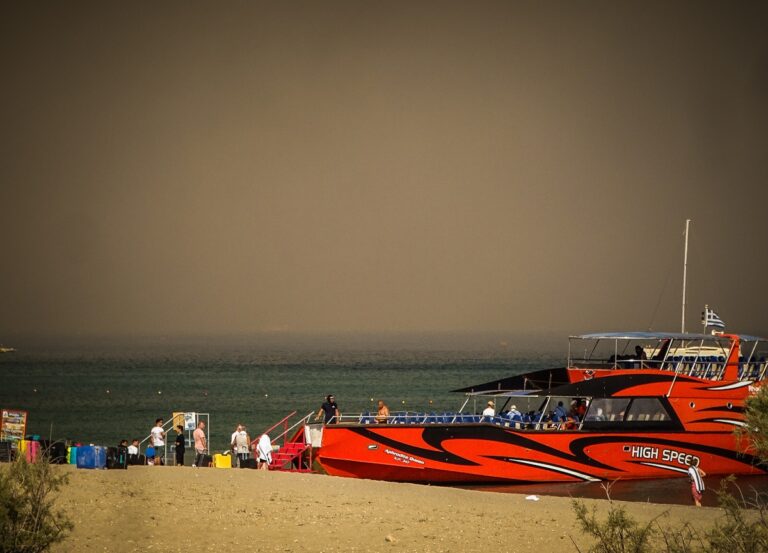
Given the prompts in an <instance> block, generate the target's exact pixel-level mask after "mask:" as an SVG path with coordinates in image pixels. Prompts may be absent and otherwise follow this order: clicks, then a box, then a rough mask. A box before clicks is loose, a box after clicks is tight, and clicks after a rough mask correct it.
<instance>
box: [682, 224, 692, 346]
mask: <svg viewBox="0 0 768 553" xmlns="http://www.w3.org/2000/svg"><path fill="white" fill-rule="evenodd" d="M690 224H691V220H690V219H686V220H685V253H684V254H683V312H682V316H681V325H680V326H681V330H680V332H682V333H683V334H685V282H686V280H687V278H688V227H689V226H690Z"/></svg>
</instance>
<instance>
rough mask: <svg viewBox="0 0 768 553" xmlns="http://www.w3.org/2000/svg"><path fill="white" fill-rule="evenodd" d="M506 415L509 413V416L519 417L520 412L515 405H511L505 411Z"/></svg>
mask: <svg viewBox="0 0 768 553" xmlns="http://www.w3.org/2000/svg"><path fill="white" fill-rule="evenodd" d="M507 415H509V418H512V417H521V416H522V413H521V412H520V411H518V410H517V405H513V406H512V407H510V408H509V411H508V412H507Z"/></svg>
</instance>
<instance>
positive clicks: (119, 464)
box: [107, 446, 128, 469]
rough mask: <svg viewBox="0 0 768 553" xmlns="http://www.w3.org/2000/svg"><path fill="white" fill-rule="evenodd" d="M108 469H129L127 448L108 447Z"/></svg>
mask: <svg viewBox="0 0 768 553" xmlns="http://www.w3.org/2000/svg"><path fill="white" fill-rule="evenodd" d="M107 468H108V469H127V468H128V448H127V447H121V446H118V447H108V448H107Z"/></svg>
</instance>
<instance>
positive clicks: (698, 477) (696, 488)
mask: <svg viewBox="0 0 768 553" xmlns="http://www.w3.org/2000/svg"><path fill="white" fill-rule="evenodd" d="M706 475H707V473H706V472H704V471H703V470H701V469H700V468H699V459H698V457H694V458H693V460H692V461H691V462H690V463H688V478H690V480H691V495H692V496H693V503H694V505H696V506H697V507H701V494H702V493H703V492H704V489H705V488H704V477H705V476H706Z"/></svg>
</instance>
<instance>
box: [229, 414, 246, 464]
mask: <svg viewBox="0 0 768 553" xmlns="http://www.w3.org/2000/svg"><path fill="white" fill-rule="evenodd" d="M229 443H230V446H231V450H232V467H236V466H238V465H239V464H240V463H242V462H243V461H245V460H246V459H248V449H249V447H250V444H251V438H250V437H249V436H248V432H247V431H246V430H245V425H244V424H242V423H240V424H238V425H237V428H235V431H234V432H232V437H231V438H230V440H229Z"/></svg>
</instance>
